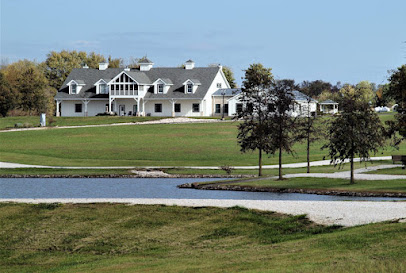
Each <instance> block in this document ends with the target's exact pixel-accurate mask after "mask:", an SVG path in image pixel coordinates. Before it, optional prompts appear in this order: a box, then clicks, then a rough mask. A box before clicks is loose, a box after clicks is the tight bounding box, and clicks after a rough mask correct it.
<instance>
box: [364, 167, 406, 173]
mask: <svg viewBox="0 0 406 273" xmlns="http://www.w3.org/2000/svg"><path fill="white" fill-rule="evenodd" d="M368 174H398V175H406V169H402V167H398V168H391V169H382V170H376V171H371V172H368Z"/></svg>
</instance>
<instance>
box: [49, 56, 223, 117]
mask: <svg viewBox="0 0 406 273" xmlns="http://www.w3.org/2000/svg"><path fill="white" fill-rule="evenodd" d="M139 64H140V68H137V69H129V68H124V69H123V68H108V64H107V63H101V64H99V69H91V68H87V67H84V68H77V69H73V70H72V72H71V73H70V74H69V76H68V77H67V79H66V80H65V82H64V83H63V85H62V87H61V89H60V90H59V91H58V93H57V95H56V96H55V101H56V106H57V107H56V115H57V116H95V115H97V114H99V113H104V112H115V113H117V114H118V115H120V116H123V115H139V116H145V115H151V116H191V117H193V116H212V115H214V112H213V109H214V108H213V93H214V92H216V91H217V90H218V89H221V88H230V85H229V83H228V81H227V79H226V77H225V76H224V73H223V71H222V67H221V66H217V67H195V63H194V62H193V61H191V60H189V61H187V62H186V63H185V65H184V68H181V67H154V63H153V62H151V61H150V60H148V59H147V58H143V59H142V60H140V62H139Z"/></svg>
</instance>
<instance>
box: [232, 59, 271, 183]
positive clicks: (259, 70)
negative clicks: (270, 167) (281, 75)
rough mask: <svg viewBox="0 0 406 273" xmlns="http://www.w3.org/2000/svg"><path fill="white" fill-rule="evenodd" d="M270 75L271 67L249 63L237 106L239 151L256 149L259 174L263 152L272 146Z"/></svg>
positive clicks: (259, 172)
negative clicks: (240, 105) (240, 104)
mask: <svg viewBox="0 0 406 273" xmlns="http://www.w3.org/2000/svg"><path fill="white" fill-rule="evenodd" d="M272 82H273V75H272V73H271V69H270V68H265V67H264V66H263V65H262V64H251V65H250V67H249V68H248V69H247V70H245V79H244V81H243V85H242V88H241V95H240V101H241V103H242V105H243V107H241V108H239V109H237V115H236V118H238V119H241V120H242V122H241V123H240V124H239V125H238V136H237V138H238V143H239V145H240V147H241V151H242V152H244V153H245V152H247V151H255V150H258V153H259V156H258V175H259V176H262V153H263V152H265V153H268V152H270V151H271V150H272V147H271V146H270V143H271V141H270V139H269V138H270V132H269V126H268V121H269V109H268V103H269V102H270V101H271V100H272V97H271V93H270V90H271V84H272Z"/></svg>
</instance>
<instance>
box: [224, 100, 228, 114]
mask: <svg viewBox="0 0 406 273" xmlns="http://www.w3.org/2000/svg"><path fill="white" fill-rule="evenodd" d="M224 114H225V115H228V103H226V104H224Z"/></svg>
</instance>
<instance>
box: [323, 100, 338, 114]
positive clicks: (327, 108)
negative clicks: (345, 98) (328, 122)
mask: <svg viewBox="0 0 406 273" xmlns="http://www.w3.org/2000/svg"><path fill="white" fill-rule="evenodd" d="M319 105H320V112H322V113H323V114H332V115H334V114H337V113H338V102H335V101H332V100H325V101H322V102H320V103H319Z"/></svg>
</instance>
